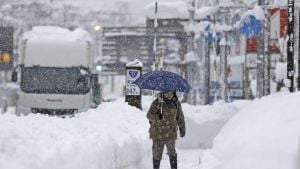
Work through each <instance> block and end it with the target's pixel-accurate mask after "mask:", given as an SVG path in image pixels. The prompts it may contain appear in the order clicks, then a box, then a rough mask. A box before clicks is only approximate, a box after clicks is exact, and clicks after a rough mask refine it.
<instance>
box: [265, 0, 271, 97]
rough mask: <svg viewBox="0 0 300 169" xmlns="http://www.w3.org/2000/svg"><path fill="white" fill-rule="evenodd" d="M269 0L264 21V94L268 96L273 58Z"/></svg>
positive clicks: (266, 4) (266, 3)
mask: <svg viewBox="0 0 300 169" xmlns="http://www.w3.org/2000/svg"><path fill="white" fill-rule="evenodd" d="M268 5H269V0H266V2H265V6H264V8H263V9H264V12H265V16H266V18H265V22H264V60H263V61H264V64H263V65H264V81H263V86H264V88H263V95H264V96H267V95H269V94H270V93H271V85H270V80H271V58H270V52H269V49H270V36H271V35H270V15H269V9H268Z"/></svg>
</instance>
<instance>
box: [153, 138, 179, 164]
mask: <svg viewBox="0 0 300 169" xmlns="http://www.w3.org/2000/svg"><path fill="white" fill-rule="evenodd" d="M152 141H153V145H152V156H153V159H156V160H161V158H162V153H163V151H164V146H165V145H166V147H167V154H168V155H169V156H176V149H175V143H176V141H175V140H152Z"/></svg>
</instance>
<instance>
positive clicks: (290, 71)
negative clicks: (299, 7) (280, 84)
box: [287, 0, 295, 92]
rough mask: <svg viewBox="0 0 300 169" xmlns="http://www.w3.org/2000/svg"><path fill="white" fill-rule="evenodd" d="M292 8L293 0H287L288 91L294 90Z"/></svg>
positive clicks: (293, 8) (293, 6)
mask: <svg viewBox="0 0 300 169" xmlns="http://www.w3.org/2000/svg"><path fill="white" fill-rule="evenodd" d="M294 10H295V0H288V21H289V22H288V38H289V39H288V43H287V78H288V79H289V80H290V85H289V86H288V87H289V90H290V92H294V39H295V37H294Z"/></svg>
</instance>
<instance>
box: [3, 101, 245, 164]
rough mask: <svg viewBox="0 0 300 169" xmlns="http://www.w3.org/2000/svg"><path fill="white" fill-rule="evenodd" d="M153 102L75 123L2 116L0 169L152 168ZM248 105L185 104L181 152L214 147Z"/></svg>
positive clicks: (111, 108) (86, 115)
mask: <svg viewBox="0 0 300 169" xmlns="http://www.w3.org/2000/svg"><path fill="white" fill-rule="evenodd" d="M152 100H153V98H152V97H145V96H143V111H141V110H139V109H137V108H135V107H131V106H128V105H127V103H124V98H119V99H118V100H116V101H115V102H108V103H102V104H101V105H100V106H99V107H98V108H97V109H90V110H89V111H87V112H83V113H80V114H77V115H76V116H75V117H73V118H58V117H48V116H44V115H39V114H29V115H27V116H15V115H12V114H9V113H7V114H0V168H1V169H2V168H3V169H83V168H85V169H141V168H149V166H151V159H152V157H151V148H152V143H151V140H150V139H149V134H148V129H149V122H148V120H147V119H146V111H147V110H148V109H149V107H150V104H151V102H152ZM248 103H249V102H248V101H246V102H244V101H238V102H234V103H231V104H227V103H222V102H219V103H217V104H215V105H213V106H192V105H188V104H182V107H183V111H184V114H185V119H186V128H187V130H186V131H187V133H186V137H184V139H182V138H179V139H178V147H179V148H206V147H209V146H211V144H212V140H213V138H214V137H215V136H216V135H217V133H218V132H219V130H220V128H221V127H222V126H223V125H224V123H225V122H226V121H227V120H228V119H230V118H231V117H232V116H233V115H234V114H235V113H236V112H238V111H239V109H240V108H241V107H244V106H245V105H246V104H248ZM165 156H166V154H165V153H164V157H165ZM180 163H181V165H182V162H180ZM183 163H184V161H183Z"/></svg>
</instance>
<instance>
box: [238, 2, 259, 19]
mask: <svg viewBox="0 0 300 169" xmlns="http://www.w3.org/2000/svg"><path fill="white" fill-rule="evenodd" d="M250 15H252V16H255V18H256V19H257V20H264V19H265V13H264V10H263V9H262V8H261V7H260V6H258V5H256V6H255V7H254V8H253V9H251V10H248V11H247V12H245V13H244V14H243V15H242V20H243V19H244V18H246V17H247V16H250Z"/></svg>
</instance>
